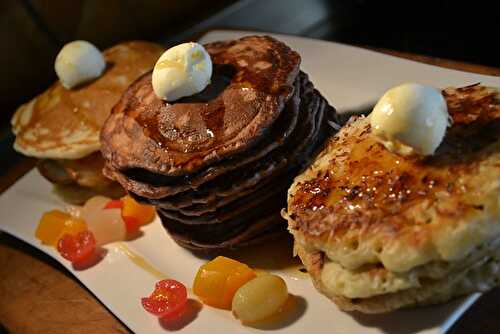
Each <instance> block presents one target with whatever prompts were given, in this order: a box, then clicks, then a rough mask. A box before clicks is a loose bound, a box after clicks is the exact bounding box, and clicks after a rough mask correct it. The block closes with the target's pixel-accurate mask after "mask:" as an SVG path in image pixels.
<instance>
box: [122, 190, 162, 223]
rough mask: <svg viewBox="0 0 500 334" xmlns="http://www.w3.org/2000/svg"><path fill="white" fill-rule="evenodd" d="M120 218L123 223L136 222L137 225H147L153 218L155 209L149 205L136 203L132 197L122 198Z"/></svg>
mask: <svg viewBox="0 0 500 334" xmlns="http://www.w3.org/2000/svg"><path fill="white" fill-rule="evenodd" d="M122 202H123V207H122V216H123V219H124V220H125V221H127V220H130V221H134V220H135V221H136V224H137V225H139V226H140V225H144V224H148V223H150V222H152V221H153V219H154V217H155V209H154V207H153V206H151V205H144V204H139V203H137V202H136V201H135V200H134V199H133V198H132V197H130V196H125V197H123V198H122Z"/></svg>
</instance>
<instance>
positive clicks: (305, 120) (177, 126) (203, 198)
mask: <svg viewBox="0 0 500 334" xmlns="http://www.w3.org/2000/svg"><path fill="white" fill-rule="evenodd" d="M205 48H206V50H207V51H208V53H209V54H210V56H211V58H212V62H213V66H214V70H213V74H212V79H211V83H210V84H209V86H208V87H207V88H206V89H205V90H204V91H202V92H201V93H199V94H196V95H195V96H191V97H188V98H182V99H180V100H178V101H175V102H173V103H168V102H165V101H163V100H161V99H160V98H158V97H157V96H156V95H155V93H154V91H153V88H152V85H151V73H148V74H145V75H144V76H142V77H141V78H139V79H138V80H137V81H136V82H135V83H133V84H132V85H131V86H130V87H129V89H128V90H127V91H126V92H125V94H124V95H123V96H122V98H121V100H120V101H119V102H118V104H117V105H116V106H115V107H114V109H113V112H112V114H111V116H110V117H109V118H108V120H107V121H106V123H105V125H104V127H103V129H102V131H101V141H102V153H103V155H104V157H105V160H106V167H105V170H104V172H105V175H107V176H108V177H110V178H112V179H114V180H116V181H118V182H119V183H120V184H121V185H122V186H123V187H124V188H125V189H126V190H127V191H128V192H129V193H130V194H132V195H133V196H134V197H135V198H136V199H138V200H140V201H142V202H147V203H151V204H154V205H155V206H156V207H157V211H158V214H159V216H160V218H161V220H162V223H163V225H164V226H165V228H166V229H167V230H168V232H169V233H170V234H171V235H172V237H173V238H174V239H175V240H176V241H177V242H178V243H179V244H181V245H182V246H185V247H188V248H192V249H215V248H234V247H238V246H242V245H246V244H250V243H255V242H258V241H261V240H264V239H267V238H271V237H274V236H276V235H277V234H279V233H282V232H284V231H285V229H286V224H285V223H284V221H283V220H282V219H281V218H280V214H279V211H280V209H281V208H282V207H284V206H285V205H286V192H287V189H288V187H289V186H290V184H291V183H292V181H293V178H294V176H295V175H297V174H298V173H299V172H300V171H301V170H302V169H303V168H304V166H306V164H308V163H309V162H310V160H311V159H312V157H313V155H314V153H315V152H316V151H317V150H318V148H319V147H320V146H321V145H322V143H323V142H324V140H325V139H326V137H327V136H328V135H329V134H330V133H331V131H332V128H331V127H329V125H328V121H334V122H335V121H337V115H336V113H335V110H334V109H333V108H332V107H330V106H329V105H328V103H327V102H326V100H325V99H324V98H323V97H322V96H321V95H320V94H319V92H318V91H316V90H315V89H314V87H313V84H312V83H311V82H310V81H309V79H308V76H307V75H306V74H305V73H303V72H301V71H300V69H299V65H300V56H299V55H298V54H297V53H296V52H295V51H292V50H291V49H290V48H289V47H288V46H286V45H285V44H283V43H281V42H279V41H277V40H275V39H273V38H271V37H268V36H250V37H245V38H242V39H239V40H234V41H226V42H215V43H210V44H206V45H205Z"/></svg>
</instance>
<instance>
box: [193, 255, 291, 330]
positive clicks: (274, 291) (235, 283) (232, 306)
mask: <svg viewBox="0 0 500 334" xmlns="http://www.w3.org/2000/svg"><path fill="white" fill-rule="evenodd" d="M193 292H194V293H195V295H197V296H198V298H200V300H201V301H202V302H203V303H204V304H206V305H209V306H213V307H216V308H221V309H228V310H232V311H233V314H234V315H235V316H236V317H237V318H238V319H239V320H240V321H241V322H242V323H244V324H252V323H255V322H258V321H261V320H264V319H267V318H269V317H271V316H273V315H274V314H277V313H279V312H280V310H281V309H282V307H283V306H284V304H285V302H286V301H287V299H288V297H289V294H288V288H287V286H286V283H285V281H284V280H283V279H282V278H281V277H279V276H276V275H270V274H263V275H256V273H255V272H254V271H253V270H252V269H251V268H250V267H248V266H247V265H246V264H244V263H241V262H238V261H236V260H233V259H230V258H227V257H224V256H218V257H216V258H215V259H214V260H212V261H210V262H208V263H206V264H204V265H202V266H201V267H200V269H199V270H198V273H197V274H196V278H195V280H194V283H193Z"/></svg>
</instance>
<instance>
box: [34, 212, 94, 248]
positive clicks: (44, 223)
mask: <svg viewBox="0 0 500 334" xmlns="http://www.w3.org/2000/svg"><path fill="white" fill-rule="evenodd" d="M86 229H87V225H86V224H85V222H84V221H83V220H81V219H78V218H73V217H72V216H70V215H69V214H67V213H65V212H62V211H59V210H52V211H49V212H46V213H44V214H43V216H42V218H41V219H40V222H39V223H38V227H37V229H36V232H35V237H36V238H37V239H39V240H40V241H41V242H42V243H43V244H46V245H51V246H56V245H57V242H58V241H59V239H60V238H61V237H62V236H63V235H64V234H77V233H79V232H82V231H85V230H86Z"/></svg>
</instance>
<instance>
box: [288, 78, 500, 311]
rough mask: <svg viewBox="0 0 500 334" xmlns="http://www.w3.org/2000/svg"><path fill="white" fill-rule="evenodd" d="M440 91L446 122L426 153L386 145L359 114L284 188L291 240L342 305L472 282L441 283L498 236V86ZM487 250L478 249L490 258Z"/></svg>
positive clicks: (462, 274) (392, 304) (382, 307)
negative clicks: (438, 141) (414, 153)
mask: <svg viewBox="0 0 500 334" xmlns="http://www.w3.org/2000/svg"><path fill="white" fill-rule="evenodd" d="M443 96H444V97H445V99H446V101H447V104H448V110H449V113H450V116H451V118H452V120H453V125H452V127H451V128H449V129H448V130H447V133H446V136H445V138H444V141H443V143H442V144H441V145H440V147H439V148H438V150H437V151H436V153H435V154H434V155H433V156H429V157H426V158H422V157H418V156H412V157H402V156H399V155H396V154H393V153H391V152H389V151H387V150H386V149H385V148H384V147H383V146H382V145H381V144H379V143H378V141H377V140H376V139H375V138H374V136H373V135H372V134H371V129H370V124H369V121H368V119H366V118H357V119H353V120H352V121H351V122H350V123H349V124H348V125H346V126H345V127H344V128H343V129H342V130H341V131H340V132H339V133H338V134H337V135H336V136H335V137H334V138H332V139H331V140H330V142H329V143H328V146H327V148H326V149H325V150H324V151H323V152H322V153H321V154H320V155H319V156H318V158H317V159H316V161H315V162H314V163H313V165H312V166H311V167H310V168H308V169H307V170H306V171H305V172H304V173H303V174H301V175H300V176H298V177H297V178H296V179H295V181H294V184H293V185H292V187H291V188H290V190H289V196H288V209H287V212H285V213H284V216H285V217H286V218H287V219H288V223H289V230H290V232H291V233H292V234H293V235H294V237H295V242H296V247H297V250H298V252H299V254H300V255H301V258H302V259H303V261H304V262H305V263H306V265H309V266H310V268H309V269H310V271H311V275H312V276H313V280H314V281H315V284H316V286H317V287H318V288H319V289H320V291H322V292H323V293H325V294H327V295H328V296H330V297H331V298H332V299H334V300H335V301H336V302H338V303H339V304H340V306H341V307H342V308H344V309H348V310H354V309H357V310H361V311H363V312H385V311H390V310H392V309H395V308H399V307H404V306H411V305H416V304H419V305H420V304H425V303H433V302H437V301H438V299H439V301H442V300H445V299H449V298H451V297H452V296H454V295H456V294H461V293H467V292H470V291H473V290H474V289H475V290H478V289H479V288H477V287H478V286H479V284H480V283H481V282H480V280H474V284H473V285H472V286H469V288H467V289H465V288H464V289H458V288H457V289H456V291H455V292H453V289H451V290H450V289H449V287H447V288H446V289H445V286H446V279H448V278H449V279H450V282H454V280H452V277H453V278H454V279H455V281H456V282H463V279H465V278H466V277H468V275H469V271H470V273H472V272H473V271H474V270H476V269H473V265H475V264H478V265H479V262H477V261H473V262H471V263H469V265H468V266H466V267H465V268H464V267H460V266H459V264H460V262H463V263H467V262H466V261H465V260H464V259H466V258H467V257H470V256H472V255H473V254H483V253H479V252H480V250H478V247H479V248H481V247H484V245H486V244H489V243H491V242H492V240H494V239H495V238H498V237H499V236H500V104H499V95H498V93H497V91H496V90H494V89H490V88H486V87H483V86H480V85H473V86H468V87H463V88H458V89H451V88H450V89H446V90H444V91H443ZM494 251H495V249H493V250H492V251H491V252H494ZM491 252H490V253H491ZM490 253H487V254H486V255H484V256H483V257H482V258H481V259H488V258H490V259H492V260H491V261H492V263H497V262H496V261H497V258H496V255H495V256H493V257H492V256H491V255H489V254H490ZM464 261H465V262H464ZM488 266H489V264H488V265H486V264H485V267H481V268H479V267H478V268H477V270H483V269H485V268H490V267H488ZM436 273H439V274H436ZM495 275H497V274H495ZM495 277H497V276H495ZM495 277H493V278H492V279H493V280H491V279H489V278H488V282H490V281H491V282H494V281H495V279H496V278H495ZM375 278H377V279H375ZM429 280H430V281H429ZM450 284H451V283H450ZM457 284H458V283H457ZM460 284H461V283H460ZM438 286H439V288H436V287H438ZM450 286H451V285H450ZM486 286H489V287H491V286H492V284H490V283H488V284H486ZM419 289H422V290H419ZM440 289H441V290H442V291H443V293H442V294H439V290H440ZM479 290H480V289H479ZM419 292H421V293H422V296H420V297H418V293H419ZM431 295H434V296H435V297H436V299H433V298H432V296H431ZM424 296H425V297H424ZM437 297H439V298H437ZM373 298H376V301H375V299H373Z"/></svg>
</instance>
